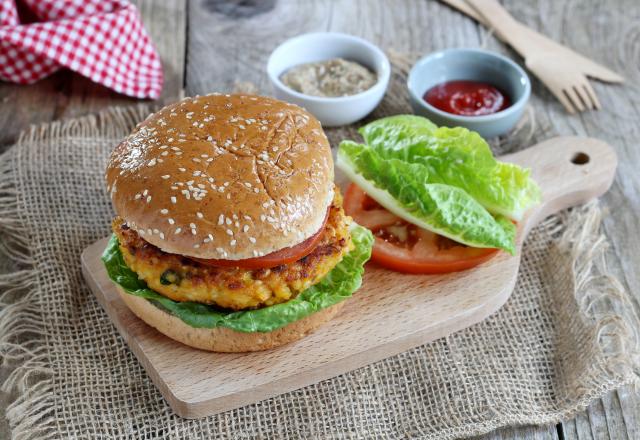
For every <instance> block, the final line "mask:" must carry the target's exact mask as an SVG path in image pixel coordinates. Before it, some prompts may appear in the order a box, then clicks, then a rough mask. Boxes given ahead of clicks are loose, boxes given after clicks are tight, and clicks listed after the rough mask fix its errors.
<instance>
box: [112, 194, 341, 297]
mask: <svg viewBox="0 0 640 440" xmlns="http://www.w3.org/2000/svg"><path fill="white" fill-rule="evenodd" d="M337 199H339V196H338V197H337ZM350 222H351V218H350V217H347V216H346V215H345V214H344V210H343V209H342V201H341V200H334V202H333V204H332V205H331V207H330V208H329V216H328V219H327V224H326V226H325V228H324V231H323V233H322V237H321V238H320V240H319V243H318V245H317V246H316V247H315V248H314V250H313V251H312V252H311V253H310V254H309V255H307V256H306V257H304V258H302V259H300V260H298V261H295V262H293V263H289V264H283V265H280V266H277V267H273V268H271V269H242V268H236V267H212V266H206V265H202V264H199V263H197V262H195V261H193V260H191V259H189V258H186V257H183V256H180V255H175V254H169V253H166V252H163V251H162V250H160V249H159V248H157V247H156V246H153V245H152V244H150V243H148V242H146V241H145V240H143V239H142V238H141V237H140V236H139V235H138V233H137V232H136V231H135V230H133V229H131V228H129V227H128V226H127V225H126V223H125V221H124V220H123V219H122V218H120V217H116V218H115V219H114V221H113V224H112V228H113V231H114V233H115V234H116V236H117V237H118V241H119V243H120V250H121V251H122V254H123V256H124V260H125V262H126V263H127V266H129V268H130V269H131V270H133V271H134V272H136V273H137V274H138V277H140V278H141V279H142V280H144V281H145V282H146V283H147V285H148V286H149V287H150V288H151V289H153V290H155V291H156V292H158V293H160V294H162V295H164V296H166V297H169V298H171V299H173V300H175V301H195V302H199V303H205V304H215V305H218V306H220V307H224V308H228V309H232V310H242V309H248V308H258V307H261V306H269V305H272V304H277V303H281V302H285V301H288V300H290V299H292V298H294V297H295V296H296V295H297V294H298V293H299V292H302V291H303V290H305V289H307V288H308V287H310V286H312V285H314V284H316V283H318V282H319V281H320V280H321V279H322V278H323V277H324V276H325V275H326V274H327V273H329V271H331V269H333V268H334V267H335V266H336V265H337V264H338V263H339V262H340V260H342V257H343V256H344V255H345V254H346V253H347V252H349V251H350V250H351V249H353V243H352V242H351V237H350V235H349V223H350Z"/></svg>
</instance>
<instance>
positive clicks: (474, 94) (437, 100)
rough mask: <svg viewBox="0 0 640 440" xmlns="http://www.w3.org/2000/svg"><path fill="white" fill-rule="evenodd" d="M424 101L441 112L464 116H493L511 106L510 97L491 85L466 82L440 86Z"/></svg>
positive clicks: (435, 87) (434, 88)
mask: <svg viewBox="0 0 640 440" xmlns="http://www.w3.org/2000/svg"><path fill="white" fill-rule="evenodd" d="M423 99H424V100H425V101H427V102H428V103H429V104H431V105H432V106H434V107H435V108H437V109H439V110H442V111H445V112H447V113H452V114H454V115H462V116H482V115H491V114H493V113H497V112H499V111H501V110H504V109H505V108H507V107H509V106H510V105H511V101H510V100H509V97H508V96H507V95H506V94H505V93H502V92H501V91H500V90H498V89H497V88H496V87H494V86H492V85H491V84H487V83H483V82H479V81H466V80H464V81H447V82H444V83H442V84H438V85H437V86H434V87H432V88H430V89H429V90H427V93H425V94H424V96H423Z"/></svg>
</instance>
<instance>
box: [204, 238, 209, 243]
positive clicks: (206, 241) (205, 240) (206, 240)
mask: <svg viewBox="0 0 640 440" xmlns="http://www.w3.org/2000/svg"><path fill="white" fill-rule="evenodd" d="M203 241H204V242H205V243H209V242H210V241H211V239H210V238H209V237H207V238H205V239H204V240H203Z"/></svg>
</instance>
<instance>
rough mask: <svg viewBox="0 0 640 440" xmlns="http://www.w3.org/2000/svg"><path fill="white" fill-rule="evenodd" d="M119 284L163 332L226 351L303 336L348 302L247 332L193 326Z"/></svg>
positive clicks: (205, 347) (137, 309)
mask: <svg viewBox="0 0 640 440" xmlns="http://www.w3.org/2000/svg"><path fill="white" fill-rule="evenodd" d="M116 288H117V289H118V293H119V294H120V297H121V298H122V300H123V301H124V302H125V304H127V307H129V309H131V311H132V312H133V313H134V314H135V315H136V316H137V317H138V318H140V319H142V320H143V321H144V322H146V323H147V324H148V325H150V326H151V327H154V328H155V329H156V330H158V331H159V332H160V333H162V334H164V335H166V336H168V337H170V338H171V339H174V340H176V341H178V342H181V343H183V344H185V345H189V346H191V347H194V348H199V349H200V350H208V351H216V352H225V353H244V352H248V351H260V350H268V349H270V348H275V347H278V346H280V345H284V344H288V343H289V342H293V341H297V340H298V339H302V338H303V337H305V336H306V335H308V334H309V333H311V332H313V331H314V330H315V329H317V328H318V327H320V326H322V325H323V324H324V323H326V322H327V321H329V320H330V319H332V318H333V317H334V316H336V315H337V314H338V312H339V311H340V310H341V309H342V307H343V306H344V303H345V302H346V301H342V302H339V303H337V304H334V305H333V306H331V307H327V308H326V309H322V310H320V311H318V312H316V313H314V314H312V315H309V316H307V317H306V318H302V319H300V320H298V321H295V322H292V323H291V324H288V325H286V326H284V327H282V328H279V329H277V330H274V331H272V332H267V333H260V332H253V333H244V332H238V331H235V330H231V329H228V328H225V327H217V328H213V329H210V328H195V327H191V326H190V325H188V324H185V323H184V322H183V321H182V320H180V319H179V318H176V317H175V316H173V315H172V314H170V313H167V312H165V311H164V310H162V309H160V308H158V307H156V306H155V305H153V304H152V303H151V302H149V301H148V300H146V299H144V298H140V297H139V296H135V295H130V294H128V293H126V292H125V291H123V290H122V288H120V286H118V285H116Z"/></svg>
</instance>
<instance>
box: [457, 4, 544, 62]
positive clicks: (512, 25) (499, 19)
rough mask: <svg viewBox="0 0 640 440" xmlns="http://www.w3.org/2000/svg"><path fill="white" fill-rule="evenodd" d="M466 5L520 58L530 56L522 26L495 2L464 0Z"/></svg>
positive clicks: (528, 45) (529, 41) (527, 39)
mask: <svg viewBox="0 0 640 440" xmlns="http://www.w3.org/2000/svg"><path fill="white" fill-rule="evenodd" d="M466 1H467V3H468V4H469V5H470V6H471V7H473V9H475V11H476V12H477V13H478V14H479V15H480V16H481V17H482V18H483V19H484V21H485V22H486V23H487V24H488V25H489V26H490V27H492V28H493V29H495V30H496V31H497V32H498V33H499V34H500V37H501V39H502V40H504V41H505V42H507V43H509V45H511V47H513V48H514V49H515V50H516V51H517V52H518V53H519V54H520V55H522V57H526V54H531V53H532V52H531V51H532V50H533V47H532V46H531V40H530V39H529V37H528V36H527V34H526V32H524V31H523V25H522V24H521V23H520V22H519V21H517V20H516V19H515V18H513V16H512V15H511V14H509V12H508V11H507V10H506V9H505V8H503V7H502V5H501V4H500V3H498V1H497V0H466Z"/></svg>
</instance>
